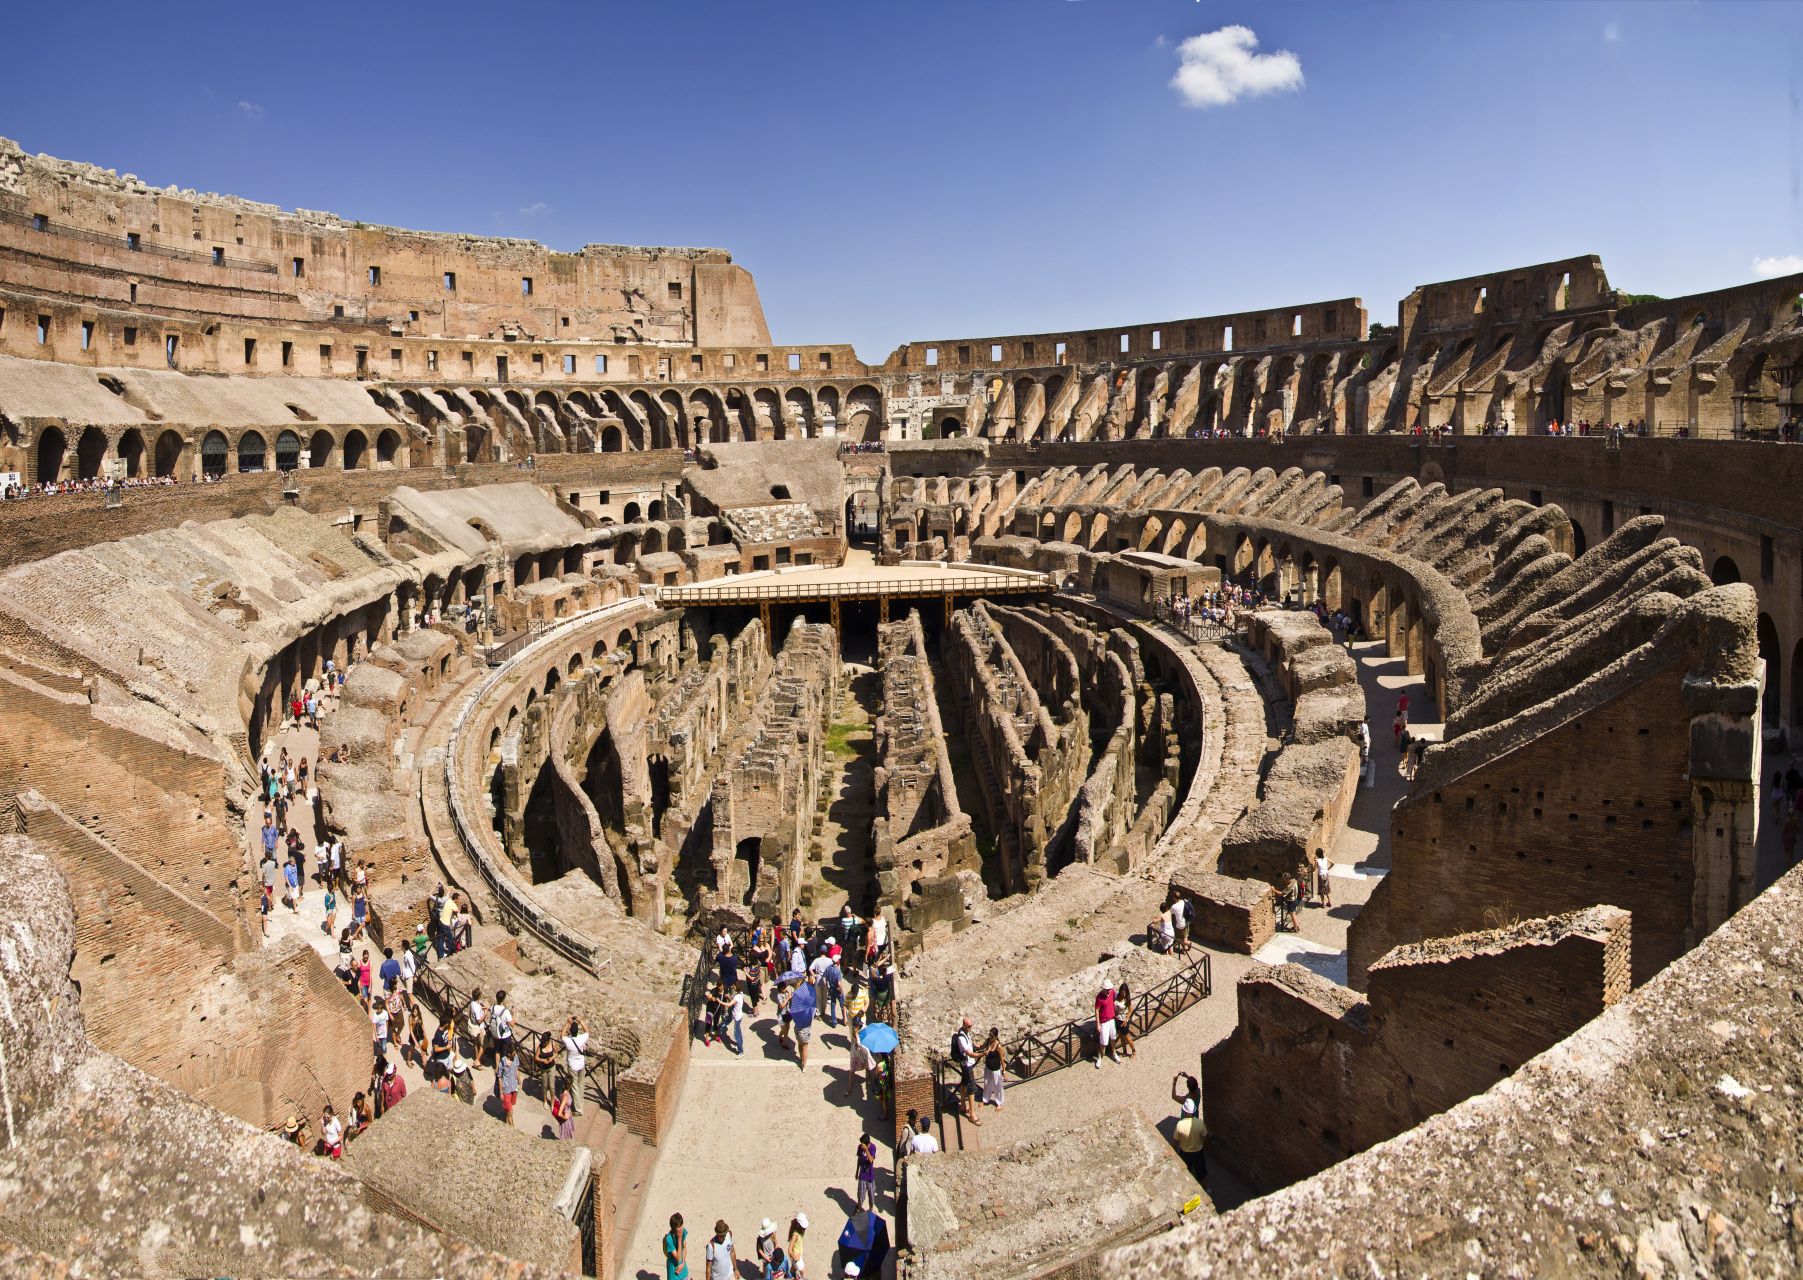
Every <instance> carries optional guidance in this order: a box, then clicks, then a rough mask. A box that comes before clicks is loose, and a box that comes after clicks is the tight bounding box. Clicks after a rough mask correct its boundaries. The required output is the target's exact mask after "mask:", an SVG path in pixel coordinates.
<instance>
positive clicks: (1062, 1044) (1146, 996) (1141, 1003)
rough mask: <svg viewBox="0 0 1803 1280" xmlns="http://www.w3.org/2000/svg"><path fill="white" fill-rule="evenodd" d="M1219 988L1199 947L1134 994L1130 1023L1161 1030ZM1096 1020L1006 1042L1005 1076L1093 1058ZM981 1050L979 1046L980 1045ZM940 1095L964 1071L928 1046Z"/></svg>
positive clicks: (1026, 1075) (1023, 1077)
mask: <svg viewBox="0 0 1803 1280" xmlns="http://www.w3.org/2000/svg"><path fill="white" fill-rule="evenodd" d="M1213 990H1214V968H1213V965H1212V964H1211V962H1210V957H1209V954H1208V952H1206V951H1201V950H1198V951H1197V953H1196V958H1195V959H1194V960H1193V961H1191V962H1190V964H1188V965H1187V966H1186V967H1184V968H1183V969H1180V970H1178V971H1177V972H1176V973H1175V974H1173V975H1172V976H1171V977H1170V978H1168V979H1166V980H1165V981H1164V982H1161V983H1159V984H1158V985H1157V986H1156V987H1153V988H1152V989H1151V990H1150V991H1147V992H1145V993H1143V994H1141V995H1137V996H1135V997H1134V998H1133V1003H1132V1006H1131V1008H1130V1009H1129V1011H1128V1014H1127V1022H1128V1026H1129V1027H1130V1028H1131V1030H1132V1033H1133V1034H1134V1035H1135V1036H1143V1035H1146V1034H1148V1033H1149V1032H1152V1031H1156V1030H1157V1029H1158V1028H1159V1027H1162V1026H1163V1025H1164V1024H1165V1023H1167V1022H1169V1021H1170V1020H1171V1019H1172V1018H1175V1017H1176V1016H1177V1015H1178V1014H1180V1013H1182V1012H1183V1011H1184V1010H1185V1009H1188V1008H1189V1007H1190V1006H1191V1005H1194V1004H1199V1003H1200V1002H1201V1001H1203V1000H1206V999H1207V998H1208V996H1209V994H1210V993H1211V992H1212V991H1213ZM1095 1027H1096V1020H1095V1019H1094V1018H1076V1019H1073V1020H1072V1021H1070V1022H1065V1023H1061V1024H1060V1025H1058V1026H1056V1027H1051V1028H1048V1029H1046V1030H1043V1031H1028V1032H1026V1033H1025V1034H1024V1035H1020V1036H1017V1037H1015V1038H1014V1039H1013V1040H1008V1041H1004V1042H1003V1044H1002V1072H1003V1079H1004V1080H1005V1081H1009V1080H1010V1077H1011V1078H1012V1079H1011V1081H1010V1082H1011V1083H1016V1084H1020V1083H1024V1082H1026V1081H1028V1080H1032V1079H1035V1078H1037V1077H1039V1076H1042V1075H1046V1074H1048V1073H1050V1072H1053V1071H1057V1070H1059V1069H1060V1068H1062V1067H1069V1066H1074V1065H1076V1064H1077V1063H1079V1062H1087V1061H1089V1059H1090V1057H1091V1056H1092V1053H1100V1052H1101V1048H1100V1046H1099V1045H1098V1044H1097V1037H1096V1030H1095ZM979 1052H980V1051H979ZM927 1058H928V1061H929V1062H930V1063H931V1064H932V1068H933V1080H934V1085H935V1089H934V1096H935V1099H939V1098H943V1097H944V1096H945V1085H946V1083H947V1081H948V1079H949V1080H950V1081H951V1082H952V1083H956V1081H957V1079H958V1077H959V1075H960V1073H959V1070H958V1067H957V1065H956V1064H955V1063H953V1062H952V1060H951V1059H950V1058H949V1057H948V1056H946V1055H944V1054H941V1053H940V1052H939V1051H938V1050H936V1049H933V1050H929V1051H928V1053H927Z"/></svg>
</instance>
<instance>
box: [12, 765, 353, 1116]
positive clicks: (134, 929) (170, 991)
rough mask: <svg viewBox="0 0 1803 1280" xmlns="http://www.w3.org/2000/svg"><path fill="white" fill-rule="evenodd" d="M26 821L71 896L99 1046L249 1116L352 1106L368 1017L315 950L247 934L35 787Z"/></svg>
mask: <svg viewBox="0 0 1803 1280" xmlns="http://www.w3.org/2000/svg"><path fill="white" fill-rule="evenodd" d="M20 813H21V815H22V817H23V819H24V822H25V825H26V828H27V832H28V834H30V835H31V836H32V837H33V838H34V839H36V840H38V841H39V842H40V843H41V844H43V845H44V846H45V847H46V848H48V849H50V850H51V851H52V852H53V854H54V855H55V857H56V859H57V863H58V865H59V866H60V867H61V869H62V871H63V874H64V875H65V876H66V877H67V879H68V881H69V888H70V893H71V897H72V898H73V900H74V903H75V916H76V949H75V957H74V960H73V962H72V964H71V967H70V972H71V974H72V975H73V976H74V977H75V980H76V981H77V982H79V983H80V984H81V987H82V1009H83V1013H84V1015H85V1017H86V1020H87V1025H88V1034H89V1036H90V1037H91V1038H92V1039H93V1040H94V1042H95V1043H96V1044H98V1045H100V1046H101V1047H102V1048H104V1049H108V1050H109V1051H111V1052H113V1053H117V1054H118V1055H119V1056H120V1057H122V1058H125V1059H126V1060H127V1061H129V1062H131V1063H132V1064H133V1065H134V1066H137V1067H139V1068H141V1069H142V1070H144V1071H147V1072H149V1073H151V1074H152V1075H155V1076H158V1077H160V1078H162V1079H163V1080H166V1081H168V1082H169V1083H170V1084H172V1085H174V1086H175V1087H176V1088H178V1089H182V1090H184V1091H185V1092H188V1093H191V1094H193V1095H194V1096H196V1097H198V1098H201V1099H202V1100H204V1101H207V1102H211V1103H213V1104H214V1105H215V1106H217V1107H219V1108H220V1109H221V1110H224V1111H228V1112H230V1113H231V1114H233V1115H236V1116H239V1117H241V1118H243V1119H245V1120H248V1121H250V1122H251V1123H252V1124H257V1125H262V1126H268V1125H271V1124H277V1123H280V1121H281V1120H282V1119H283V1118H284V1117H285V1116H286V1115H288V1114H289V1113H296V1114H311V1113H317V1111H318V1110H319V1108H320V1107H321V1106H322V1105H323V1104H324V1103H325V1102H327V1101H330V1102H332V1103H333V1104H334V1105H335V1106H337V1107H338V1109H339V1114H341V1115H342V1114H345V1111H346V1109H347V1108H348V1107H349V1105H350V1100H351V1096H352V1094H353V1093H355V1092H356V1090H357V1089H359V1088H361V1087H362V1086H363V1085H364V1083H366V1081H367V1079H368V1073H367V1065H368V1062H369V1053H370V1039H369V1035H370V1033H369V1024H368V1022H367V1020H366V1019H365V1017H364V1015H363V1011H362V1009H361V1008H360V1007H359V1006H358V1004H357V1002H356V1001H355V1000H353V999H352V998H351V996H350V995H349V993H347V992H346V991H345V989H344V988H343V986H341V985H340V984H339V982H338V980H337V979H336V978H335V977H334V976H333V975H332V974H331V972H330V971H329V970H327V969H326V967H325V964H324V962H323V961H321V960H320V958H319V954H318V952H316V951H314V950H313V949H312V948H310V947H296V948H293V949H292V950H289V951H287V952H286V953H284V954H281V955H276V954H272V953H269V952H265V951H252V950H251V948H250V946H249V940H248V939H245V938H243V937H242V936H239V935H235V934H234V932H233V931H232V930H231V929H230V928H228V927H227V926H226V925H225V924H223V923H222V922H221V921H220V920H219V919H217V918H216V917H215V916H213V915H212V914H211V913H209V912H208V911H206V910H204V909H203V908H202V907H200V906H199V905H198V904H196V903H194V902H193V901H191V900H189V899H188V898H186V897H184V896H183V895H181V894H179V893H176V892H174V891H173V890H171V889H170V888H169V887H168V886H166V885H164V884H162V883H161V882H160V881H159V880H158V879H157V878H156V876H154V875H153V874H151V873H150V872H149V871H148V870H146V869H145V868H144V867H142V866H140V865H138V864H137V863H136V862H134V861H133V860H132V859H131V858H129V857H127V856H125V855H124V854H122V853H121V852H120V851H119V850H118V849H116V848H114V847H113V846H111V845H110V844H108V843H106V842H104V841H102V840H100V839H98V838H96V837H95V836H94V835H92V834H91V833H89V832H88V831H86V830H85V829H83V828H82V827H80V826H78V825H77V824H76V823H75V822H74V821H73V819H72V818H71V817H70V816H69V815H68V814H66V813H64V812H63V811H62V810H61V809H59V808H57V807H56V806H55V805H54V804H52V803H50V802H49V801H47V800H45V799H44V798H42V797H41V796H39V795H38V794H37V793H35V792H26V793H24V794H23V795H22V796H21V797H20Z"/></svg>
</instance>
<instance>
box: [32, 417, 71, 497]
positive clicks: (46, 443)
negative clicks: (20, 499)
mask: <svg viewBox="0 0 1803 1280" xmlns="http://www.w3.org/2000/svg"><path fill="white" fill-rule="evenodd" d="M68 451H69V441H68V438H67V437H66V436H64V435H63V433H62V432H61V431H60V430H59V429H57V428H56V427H45V428H44V429H43V430H42V431H40V432H38V483H39V484H49V483H50V482H51V481H52V480H55V479H58V478H59V477H60V476H61V475H62V474H63V455H64V454H65V453H67V452H68Z"/></svg>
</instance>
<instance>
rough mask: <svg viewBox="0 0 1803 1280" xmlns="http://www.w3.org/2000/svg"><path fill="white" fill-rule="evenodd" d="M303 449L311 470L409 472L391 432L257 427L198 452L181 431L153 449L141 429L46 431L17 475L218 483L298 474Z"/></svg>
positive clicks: (45, 479)
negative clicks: (111, 472)
mask: <svg viewBox="0 0 1803 1280" xmlns="http://www.w3.org/2000/svg"><path fill="white" fill-rule="evenodd" d="M303 450H305V451H306V453H307V455H308V465H309V466H311V467H313V468H315V469H318V468H322V467H331V468H334V469H342V470H345V471H360V470H366V469H376V470H386V469H389V468H392V467H397V466H406V465H407V458H406V455H405V451H404V446H403V441H402V439H401V433H400V432H399V431H397V430H395V429H394V428H392V427H385V428H382V429H381V430H379V431H376V432H375V433H374V439H373V440H372V439H371V437H370V434H369V433H366V432H365V431H364V430H362V429H361V428H357V427H352V428H351V429H349V430H347V431H345V432H344V433H343V435H342V436H338V435H335V434H334V433H333V432H332V431H330V430H327V429H324V428H321V429H319V430H315V431H313V432H311V433H310V434H308V435H306V436H303V435H302V434H301V433H300V432H297V431H294V430H291V429H287V428H284V429H283V430H281V431H278V432H275V433H273V439H271V437H270V436H267V435H265V434H264V433H263V432H262V431H259V430H256V429H255V428H250V429H246V430H244V431H241V432H238V433H236V435H235V437H234V436H233V435H229V434H228V433H226V432H225V431H223V430H220V429H219V428H214V429H213V430H211V431H208V432H206V433H205V434H204V435H202V436H201V437H200V440H199V444H198V447H196V445H195V443H194V442H193V441H192V440H190V439H189V438H188V437H187V436H184V435H183V434H182V433H181V432H179V431H177V430H175V429H174V428H167V429H165V430H163V431H162V432H160V433H158V434H157V436H156V443H155V445H154V447H153V446H151V445H150V444H149V443H148V442H147V441H146V440H145V437H144V433H143V431H141V430H140V429H138V428H137V427H128V428H126V429H124V430H123V431H119V432H117V434H114V435H109V434H108V433H107V432H106V431H104V430H103V429H101V428H100V427H97V426H90V427H86V428H84V429H83V430H82V431H81V433H80V434H79V435H78V436H76V438H75V440H74V442H73V444H71V442H70V440H69V437H68V435H67V434H66V433H65V432H64V431H63V429H62V428H60V427H55V426H47V427H44V428H42V429H41V430H40V431H39V432H38V436H37V443H36V445H35V447H34V450H33V453H34V455H35V456H34V457H33V459H32V462H31V465H30V466H28V467H19V468H17V469H19V470H22V471H26V472H27V473H28V474H30V475H31V477H32V479H33V481H34V482H35V483H37V484H50V483H52V482H55V481H62V480H93V479H97V478H99V477H100V476H102V475H104V474H106V473H107V471H108V468H107V465H106V464H107V463H108V462H109V461H110V460H114V459H117V460H118V461H119V462H120V463H121V464H123V465H122V466H121V467H120V468H119V470H120V471H122V472H123V474H124V477H125V478H126V479H130V480H138V479H149V478H152V477H156V478H165V477H175V478H180V479H190V478H194V477H199V476H205V477H210V478H218V477H219V476H223V475H225V474H227V473H228V472H236V473H257V472H264V471H293V470H295V469H296V468H298V467H299V466H300V462H301V455H302V451H303Z"/></svg>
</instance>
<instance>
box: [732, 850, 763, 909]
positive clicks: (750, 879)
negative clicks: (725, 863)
mask: <svg viewBox="0 0 1803 1280" xmlns="http://www.w3.org/2000/svg"><path fill="white" fill-rule="evenodd" d="M763 843H764V842H763V841H762V840H761V839H759V838H758V837H756V836H752V837H751V838H749V839H746V840H741V841H739V845H738V848H737V849H735V850H734V851H733V859H734V861H735V862H742V863H744V864H745V892H744V893H743V894H742V895H741V896H740V898H739V905H740V906H743V907H749V906H750V905H751V900H752V899H753V898H754V897H756V896H757V891H758V864H759V862H760V861H761V860H762V858H761V854H760V850H761V847H762V845H763ZM733 870H734V878H735V879H737V872H738V868H737V867H735V868H734V869H733Z"/></svg>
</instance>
